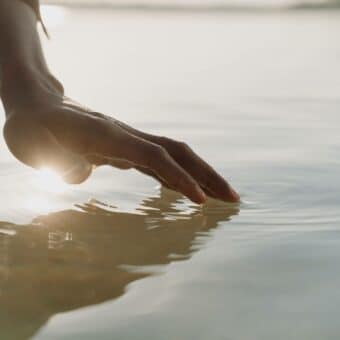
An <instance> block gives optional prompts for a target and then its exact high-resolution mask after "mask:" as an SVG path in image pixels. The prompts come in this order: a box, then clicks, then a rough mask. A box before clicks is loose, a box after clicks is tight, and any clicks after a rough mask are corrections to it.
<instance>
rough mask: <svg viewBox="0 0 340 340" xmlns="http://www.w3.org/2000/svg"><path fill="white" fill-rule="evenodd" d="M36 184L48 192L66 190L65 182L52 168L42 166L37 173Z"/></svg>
mask: <svg viewBox="0 0 340 340" xmlns="http://www.w3.org/2000/svg"><path fill="white" fill-rule="evenodd" d="M36 179H37V184H38V185H39V186H40V187H41V188H43V189H44V190H46V191H47V192H50V193H61V192H63V191H65V190H66V188H67V184H66V183H65V182H64V180H63V179H62V177H61V176H60V175H59V174H58V173H57V172H56V171H53V170H52V169H49V168H42V169H40V170H39V171H38V173H37V178H36Z"/></svg>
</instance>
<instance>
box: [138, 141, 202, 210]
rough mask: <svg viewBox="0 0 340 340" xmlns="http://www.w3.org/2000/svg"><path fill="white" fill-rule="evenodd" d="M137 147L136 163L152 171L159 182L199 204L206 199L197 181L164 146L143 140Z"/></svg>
mask: <svg viewBox="0 0 340 340" xmlns="http://www.w3.org/2000/svg"><path fill="white" fill-rule="evenodd" d="M139 147H140V154H139V157H137V158H136V159H135V162H136V163H137V165H140V166H142V167H143V168H144V169H145V168H146V169H148V170H150V171H152V173H154V174H155V175H156V178H157V179H159V180H160V182H161V183H164V184H165V185H166V186H168V187H170V188H171V189H173V190H176V191H179V192H181V193H182V194H184V195H185V196H187V197H188V198H189V199H191V200H192V201H193V202H195V203H198V204H201V203H204V202H205V201H206V195H205V194H204V192H203V191H202V189H201V188H200V186H199V185H198V183H197V182H196V181H195V180H194V179H193V178H192V177H191V176H190V175H189V174H188V173H187V172H186V171H185V170H184V169H183V168H182V167H180V166H179V165H178V164H177V163H176V161H175V160H174V159H173V158H172V157H171V156H170V155H169V154H168V153H167V151H166V150H165V149H164V148H162V147H160V146H158V145H156V144H153V143H149V142H147V141H143V143H141V144H140V146H139ZM144 172H145V170H144Z"/></svg>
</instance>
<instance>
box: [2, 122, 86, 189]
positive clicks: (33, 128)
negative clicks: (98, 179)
mask: <svg viewBox="0 0 340 340" xmlns="http://www.w3.org/2000/svg"><path fill="white" fill-rule="evenodd" d="M4 137H5V140H6V143H7V145H8V147H9V149H10V151H11V152H12V154H13V155H14V156H15V157H16V158H17V159H18V160H20V161H21V162H23V163H25V164H26V165H28V166H31V167H33V168H36V169H40V168H43V167H48V168H51V169H53V170H56V171H57V172H58V173H60V174H61V176H62V177H63V178H64V180H65V181H66V182H68V183H70V184H78V183H81V182H83V181H85V180H86V179H87V178H88V177H89V176H90V174H91V172H92V166H91V164H90V163H89V162H87V160H86V159H85V158H84V157H82V156H80V155H77V154H75V153H72V152H70V151H69V150H66V149H65V148H64V147H62V146H61V145H60V144H59V143H58V141H57V140H56V138H55V137H54V136H53V135H52V134H51V133H50V131H49V130H48V129H46V128H45V127H43V126H42V125H40V124H39V123H36V122H34V121H30V120H28V119H24V118H22V117H15V116H13V117H10V118H9V119H8V120H7V121H6V124H5V127H4Z"/></svg>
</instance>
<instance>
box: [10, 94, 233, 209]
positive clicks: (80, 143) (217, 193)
mask: <svg viewBox="0 0 340 340" xmlns="http://www.w3.org/2000/svg"><path fill="white" fill-rule="evenodd" d="M31 97H32V98H33V97H34V96H31ZM35 97H36V98H39V99H38V100H36V101H35V102H34V104H33V103H30V102H26V103H25V105H21V108H16V109H15V110H12V112H11V113H10V114H9V115H8V117H7V121H6V124H5V127H4V136H5V140H6V142H7V145H8V147H9V149H10V150H11V152H12V153H13V155H14V156H15V157H16V158H17V159H19V160H20V161H21V162H23V163H25V164H27V165H29V166H31V167H34V168H41V167H45V166H47V167H51V168H54V169H56V170H57V171H58V172H60V173H61V174H62V176H63V178H64V179H65V181H67V182H68V183H74V184H76V183H81V182H83V181H85V180H86V179H87V178H88V177H89V176H90V175H91V172H92V170H93V169H94V168H95V167H96V166H99V165H111V166H113V167H117V168H120V169H130V168H134V169H137V170H138V171H140V172H141V173H143V174H146V175H149V176H151V177H153V178H154V179H156V180H157V181H159V182H160V183H161V184H163V185H164V186H165V187H168V188H169V189H172V190H175V191H178V192H181V193H182V194H183V195H185V196H187V197H188V198H189V199H191V200H192V201H194V202H196V203H204V202H205V200H206V196H210V197H213V198H216V199H219V200H223V201H230V202H237V201H239V196H238V194H237V193H236V192H235V191H234V190H233V189H232V188H231V187H230V185H229V184H228V183H227V182H226V181H225V180H224V179H223V178H222V177H221V176H220V175H219V174H218V173H217V172H216V171H215V170H214V169H213V168H212V167H211V166H210V165H208V164H207V163H206V162H205V161H204V160H202V159H201V158H200V157H199V156H198V155H197V154H195V153H194V152H193V151H192V150H191V149H190V147H189V146H187V145H186V144H185V143H183V142H179V141H176V140H172V139H170V138H166V137H160V136H155V135H151V134H147V133H144V132H141V131H138V130H136V129H133V128H132V127H130V126H128V125H126V124H123V123H122V122H120V121H118V120H115V119H113V118H111V117H108V116H105V115H103V114H100V113H96V112H92V111H90V110H88V109H86V108H84V107H82V106H81V105H79V104H77V103H75V102H73V101H71V100H69V99H68V98H66V97H64V96H63V95H50V94H48V95H44V96H35ZM40 98H43V99H40ZM32 102H33V101H32Z"/></svg>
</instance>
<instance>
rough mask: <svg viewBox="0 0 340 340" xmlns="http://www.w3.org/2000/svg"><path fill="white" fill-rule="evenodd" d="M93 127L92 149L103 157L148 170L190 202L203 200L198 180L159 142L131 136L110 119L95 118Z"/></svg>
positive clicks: (90, 134) (91, 135) (203, 196)
mask: <svg viewBox="0 0 340 340" xmlns="http://www.w3.org/2000/svg"><path fill="white" fill-rule="evenodd" d="M94 128H95V129H96V131H97V132H96V135H94V133H93V130H92V132H91V133H89V138H91V137H92V138H93V136H95V138H94V140H93V143H89V144H91V145H92V147H93V146H94V147H95V148H94V149H93V148H92V152H95V153H97V154H100V155H102V156H103V157H106V158H113V159H121V160H125V161H127V162H129V163H133V164H134V166H140V167H143V168H146V169H149V170H151V171H152V172H153V173H154V174H155V175H156V176H157V177H158V178H160V179H161V180H162V181H164V182H165V183H167V184H168V185H169V186H170V187H171V188H173V189H174V190H176V191H179V192H181V193H182V194H183V195H185V196H187V197H188V198H189V199H191V200H192V201H193V202H196V203H199V204H201V203H203V202H205V200H206V196H205V194H204V192H203V191H202V189H201V188H200V186H199V185H198V183H197V182H196V181H195V180H194V179H193V178H192V177H191V175H190V174H188V173H187V172H186V171H185V170H184V169H183V168H182V167H181V166H180V165H178V164H177V163H176V161H175V160H174V159H173V158H172V157H171V156H170V155H169V154H168V152H167V151H166V150H165V149H164V148H163V147H161V146H159V145H157V144H154V143H151V142H149V141H147V140H144V139H143V138H140V137H138V136H135V135H133V134H131V133H129V132H127V131H125V130H124V129H122V128H121V127H119V126H116V125H114V124H112V123H111V122H105V121H99V124H97V125H96V126H92V129H94Z"/></svg>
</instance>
